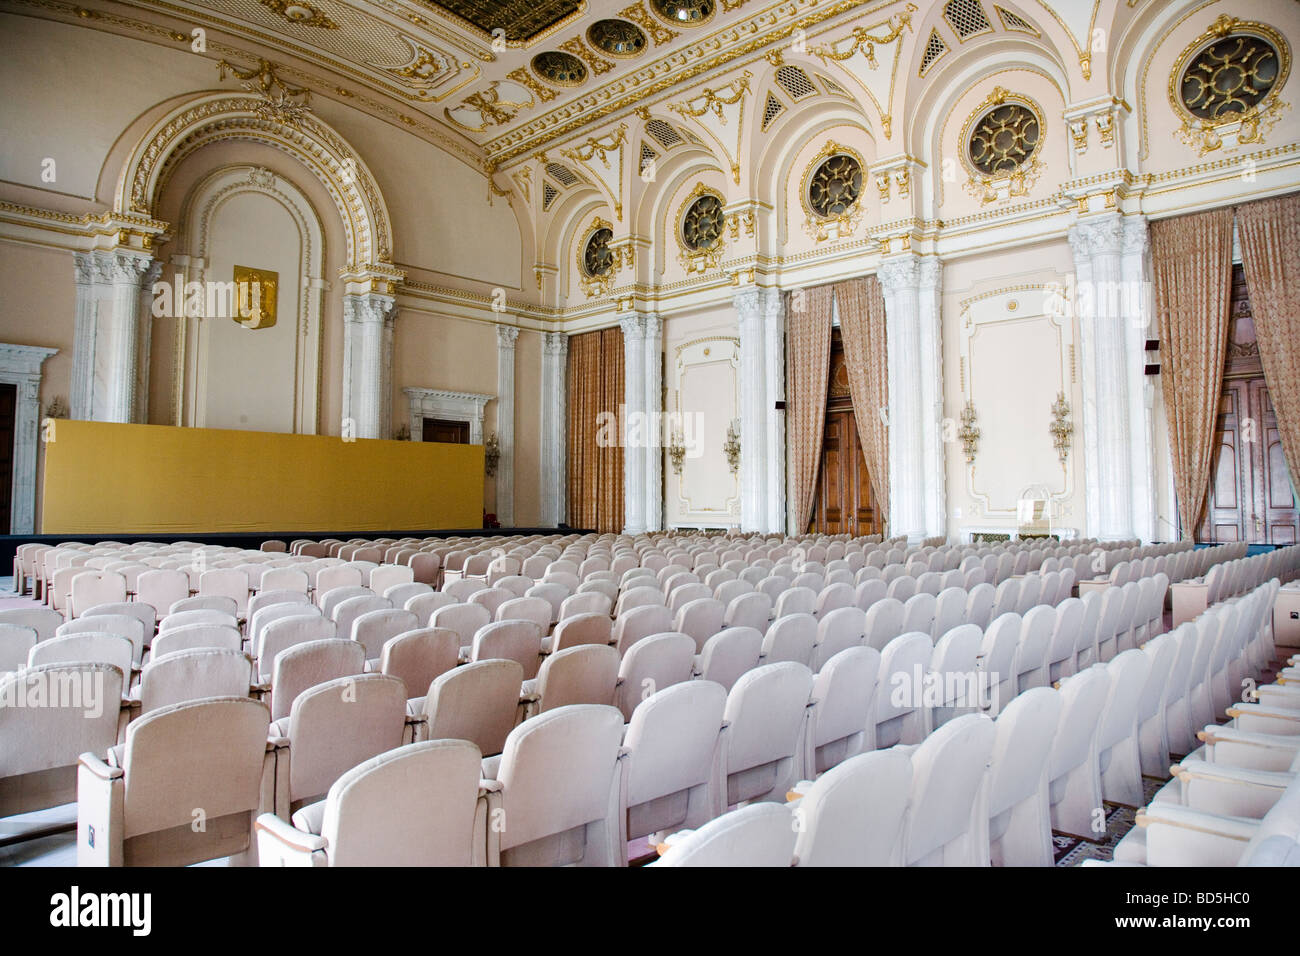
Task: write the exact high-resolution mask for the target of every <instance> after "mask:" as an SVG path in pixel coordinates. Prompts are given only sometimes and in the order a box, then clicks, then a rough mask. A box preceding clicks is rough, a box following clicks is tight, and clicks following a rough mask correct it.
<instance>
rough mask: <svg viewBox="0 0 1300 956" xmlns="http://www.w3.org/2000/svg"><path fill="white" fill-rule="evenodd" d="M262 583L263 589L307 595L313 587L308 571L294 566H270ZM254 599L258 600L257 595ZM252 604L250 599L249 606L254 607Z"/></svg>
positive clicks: (263, 576)
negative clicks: (308, 590)
mask: <svg viewBox="0 0 1300 956" xmlns="http://www.w3.org/2000/svg"><path fill="white" fill-rule="evenodd" d="M260 583H261V591H295V592H298V593H301V594H303V595H306V593H307V589H308V588H309V587H311V581H310V579H308V577H307V572H306V571H304V570H302V568H294V567H288V568H270V569H268V570H267V571H266V572H265V573H264V574H263V575H262V580H261V582H260ZM261 591H260V592H259V594H260V593H261ZM254 600H256V597H255V598H254ZM252 606H253V605H252V602H251V601H250V602H249V607H250V608H252ZM250 613H251V611H250Z"/></svg>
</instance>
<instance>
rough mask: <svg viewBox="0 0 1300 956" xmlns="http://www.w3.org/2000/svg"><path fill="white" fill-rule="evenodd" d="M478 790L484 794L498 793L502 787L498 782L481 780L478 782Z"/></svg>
mask: <svg viewBox="0 0 1300 956" xmlns="http://www.w3.org/2000/svg"><path fill="white" fill-rule="evenodd" d="M478 788H479V789H480V790H482V791H483V792H484V793H500V792H501V791H502V790H503V789H504V787H503V786H502V783H501V781H500V780H489V779H486V778H485V779H482V780H479V782H478Z"/></svg>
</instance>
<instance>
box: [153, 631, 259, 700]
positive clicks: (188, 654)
mask: <svg viewBox="0 0 1300 956" xmlns="http://www.w3.org/2000/svg"><path fill="white" fill-rule="evenodd" d="M251 675H252V670H251V667H250V662H249V660H248V658H247V657H246V656H244V654H243V653H241V652H240V651H239V650H237V649H236V650H230V649H228V648H217V647H199V648H194V649H192V650H183V651H175V652H173V653H169V654H167V655H166V656H162V657H156V658H154V659H153V660H151V661H150V662H149V663H148V664H145V665H144V669H143V670H142V671H141V672H140V713H141V714H148V713H150V712H151V711H154V710H157V709H158V708H159V707H169V706H171V705H172V704H183V703H185V702H187V701H192V700H201V699H202V698H204V697H247V696H248V689H249V680H250V678H251Z"/></svg>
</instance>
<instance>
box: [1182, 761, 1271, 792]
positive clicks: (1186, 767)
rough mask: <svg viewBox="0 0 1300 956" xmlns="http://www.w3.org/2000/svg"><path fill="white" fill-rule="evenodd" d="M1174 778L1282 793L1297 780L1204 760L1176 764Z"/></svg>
mask: <svg viewBox="0 0 1300 956" xmlns="http://www.w3.org/2000/svg"><path fill="white" fill-rule="evenodd" d="M1170 769H1172V770H1173V773H1174V776H1175V777H1177V778H1178V779H1179V780H1180V781H1182V782H1183V784H1184V786H1186V783H1187V781H1188V780H1196V779H1202V780H1213V781H1215V782H1217V783H1229V784H1241V785H1243V786H1252V787H1271V788H1273V789H1276V790H1277V791H1279V792H1281V791H1283V790H1285V789H1286V788H1287V787H1288V786H1289V785H1290V784H1291V783H1292V782H1293V781H1294V780H1295V778H1296V775H1295V774H1294V773H1289V772H1286V771H1279V770H1252V769H1249V768H1246V767H1228V766H1224V765H1223V764H1217V763H1208V762H1206V761H1204V760H1184V761H1183V762H1182V763H1179V764H1174V766H1173V767H1172V768H1170Z"/></svg>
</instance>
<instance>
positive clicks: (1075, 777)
mask: <svg viewBox="0 0 1300 956" xmlns="http://www.w3.org/2000/svg"><path fill="white" fill-rule="evenodd" d="M1109 693H1110V676H1109V675H1108V674H1107V672H1106V668H1105V667H1098V666H1093V667H1089V668H1086V669H1085V670H1082V671H1080V672H1079V673H1078V674H1075V675H1074V676H1073V677H1069V678H1066V679H1065V680H1063V681H1061V689H1060V694H1061V720H1060V722H1059V723H1058V724H1057V725H1056V737H1055V739H1054V740H1053V741H1052V754H1051V757H1050V758H1049V760H1048V770H1047V776H1048V784H1049V785H1050V790H1049V798H1050V799H1051V803H1052V829H1054V830H1060V831H1061V832H1063V833H1071V834H1074V835H1075V836H1080V837H1087V835H1088V834H1089V833H1092V832H1093V831H1092V827H1093V822H1094V811H1095V810H1096V809H1097V808H1099V807H1101V773H1100V771H1099V770H1098V768H1097V725H1098V723H1099V721H1100V719H1101V712H1102V708H1103V707H1105V706H1106V699H1107V696H1108V695H1109Z"/></svg>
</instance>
